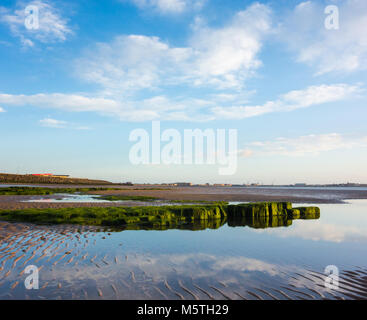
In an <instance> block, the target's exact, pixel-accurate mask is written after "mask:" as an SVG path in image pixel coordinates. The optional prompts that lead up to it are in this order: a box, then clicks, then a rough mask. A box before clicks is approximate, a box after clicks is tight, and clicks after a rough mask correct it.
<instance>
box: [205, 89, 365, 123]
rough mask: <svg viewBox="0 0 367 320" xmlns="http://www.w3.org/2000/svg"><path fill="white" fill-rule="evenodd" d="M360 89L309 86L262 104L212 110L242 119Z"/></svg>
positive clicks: (333, 98)
mask: <svg viewBox="0 0 367 320" xmlns="http://www.w3.org/2000/svg"><path fill="white" fill-rule="evenodd" d="M360 91H361V88H360V87H359V86H358V85H354V86H352V85H347V84H335V85H320V86H310V87H308V88H306V89H304V90H294V91H290V92H288V93H286V94H284V95H281V96H280V97H279V98H278V99H277V100H275V101H267V102H266V103H264V104H263V105H256V106H233V107H214V108H213V109H212V111H213V113H214V115H215V116H216V117H217V118H224V119H244V118H249V117H255V116H260V115H263V114H266V113H272V112H286V111H292V110H296V109H300V108H307V107H311V106H314V105H320V104H323V103H329V102H335V101H340V100H343V99H346V98H349V97H351V96H353V95H356V94H358V93H359V92H360Z"/></svg>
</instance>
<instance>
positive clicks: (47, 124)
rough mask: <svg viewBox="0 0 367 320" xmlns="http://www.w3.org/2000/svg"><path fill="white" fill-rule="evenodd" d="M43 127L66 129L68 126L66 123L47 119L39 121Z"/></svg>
mask: <svg viewBox="0 0 367 320" xmlns="http://www.w3.org/2000/svg"><path fill="white" fill-rule="evenodd" d="M39 122H40V124H41V126H43V127H49V128H65V126H66V125H67V122H66V121H61V120H56V119H51V118H46V119H42V120H40V121H39Z"/></svg>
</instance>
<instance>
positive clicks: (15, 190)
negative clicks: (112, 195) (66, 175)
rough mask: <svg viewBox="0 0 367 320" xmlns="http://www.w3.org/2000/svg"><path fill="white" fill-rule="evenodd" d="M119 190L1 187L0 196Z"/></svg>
mask: <svg viewBox="0 0 367 320" xmlns="http://www.w3.org/2000/svg"><path fill="white" fill-rule="evenodd" d="M108 190H120V189H118V188H44V187H1V188H0V195H7V196H13V195H23V196H24V195H49V194H55V193H76V192H79V193H86V192H93V191H108Z"/></svg>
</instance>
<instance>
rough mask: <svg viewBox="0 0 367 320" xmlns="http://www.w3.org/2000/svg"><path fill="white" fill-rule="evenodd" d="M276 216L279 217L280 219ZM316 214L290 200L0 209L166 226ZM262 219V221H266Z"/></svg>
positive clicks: (54, 218)
mask: <svg viewBox="0 0 367 320" xmlns="http://www.w3.org/2000/svg"><path fill="white" fill-rule="evenodd" d="M277 217H282V219H278V218H277ZM319 217H320V209H319V208H317V207H302V208H294V209H293V208H292V205H291V204H290V203H285V202H266V203H264V202H262V203H249V204H240V205H235V206H233V205H224V204H222V203H215V204H210V205H209V204H208V205H199V204H198V205H181V206H180V205H175V206H147V207H81V208H60V209H51V208H47V209H25V210H0V220H6V221H18V222H32V223H50V224H62V223H63V224H84V225H100V226H126V225H130V224H131V225H138V224H148V225H152V226H167V225H175V224H177V223H181V222H194V221H201V220H217V219H225V218H228V219H231V220H232V221H234V220H238V219H246V221H249V219H256V220H257V221H260V220H261V221H262V220H264V221H265V220H266V219H271V221H270V224H274V225H275V224H277V225H287V222H286V221H287V220H291V219H298V218H301V219H318V218H319ZM266 221H267V220H266ZM266 221H265V222H264V223H267V224H269V222H266ZM273 221H274V222H273ZM275 221H277V222H275Z"/></svg>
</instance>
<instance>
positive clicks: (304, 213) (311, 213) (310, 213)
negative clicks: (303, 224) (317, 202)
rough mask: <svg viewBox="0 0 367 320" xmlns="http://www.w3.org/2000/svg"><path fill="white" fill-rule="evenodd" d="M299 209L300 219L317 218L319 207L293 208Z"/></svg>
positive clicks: (318, 216)
mask: <svg viewBox="0 0 367 320" xmlns="http://www.w3.org/2000/svg"><path fill="white" fill-rule="evenodd" d="M295 209H296V210H299V212H300V218H301V219H319V218H320V208H319V207H299V208H294V210H295Z"/></svg>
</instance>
